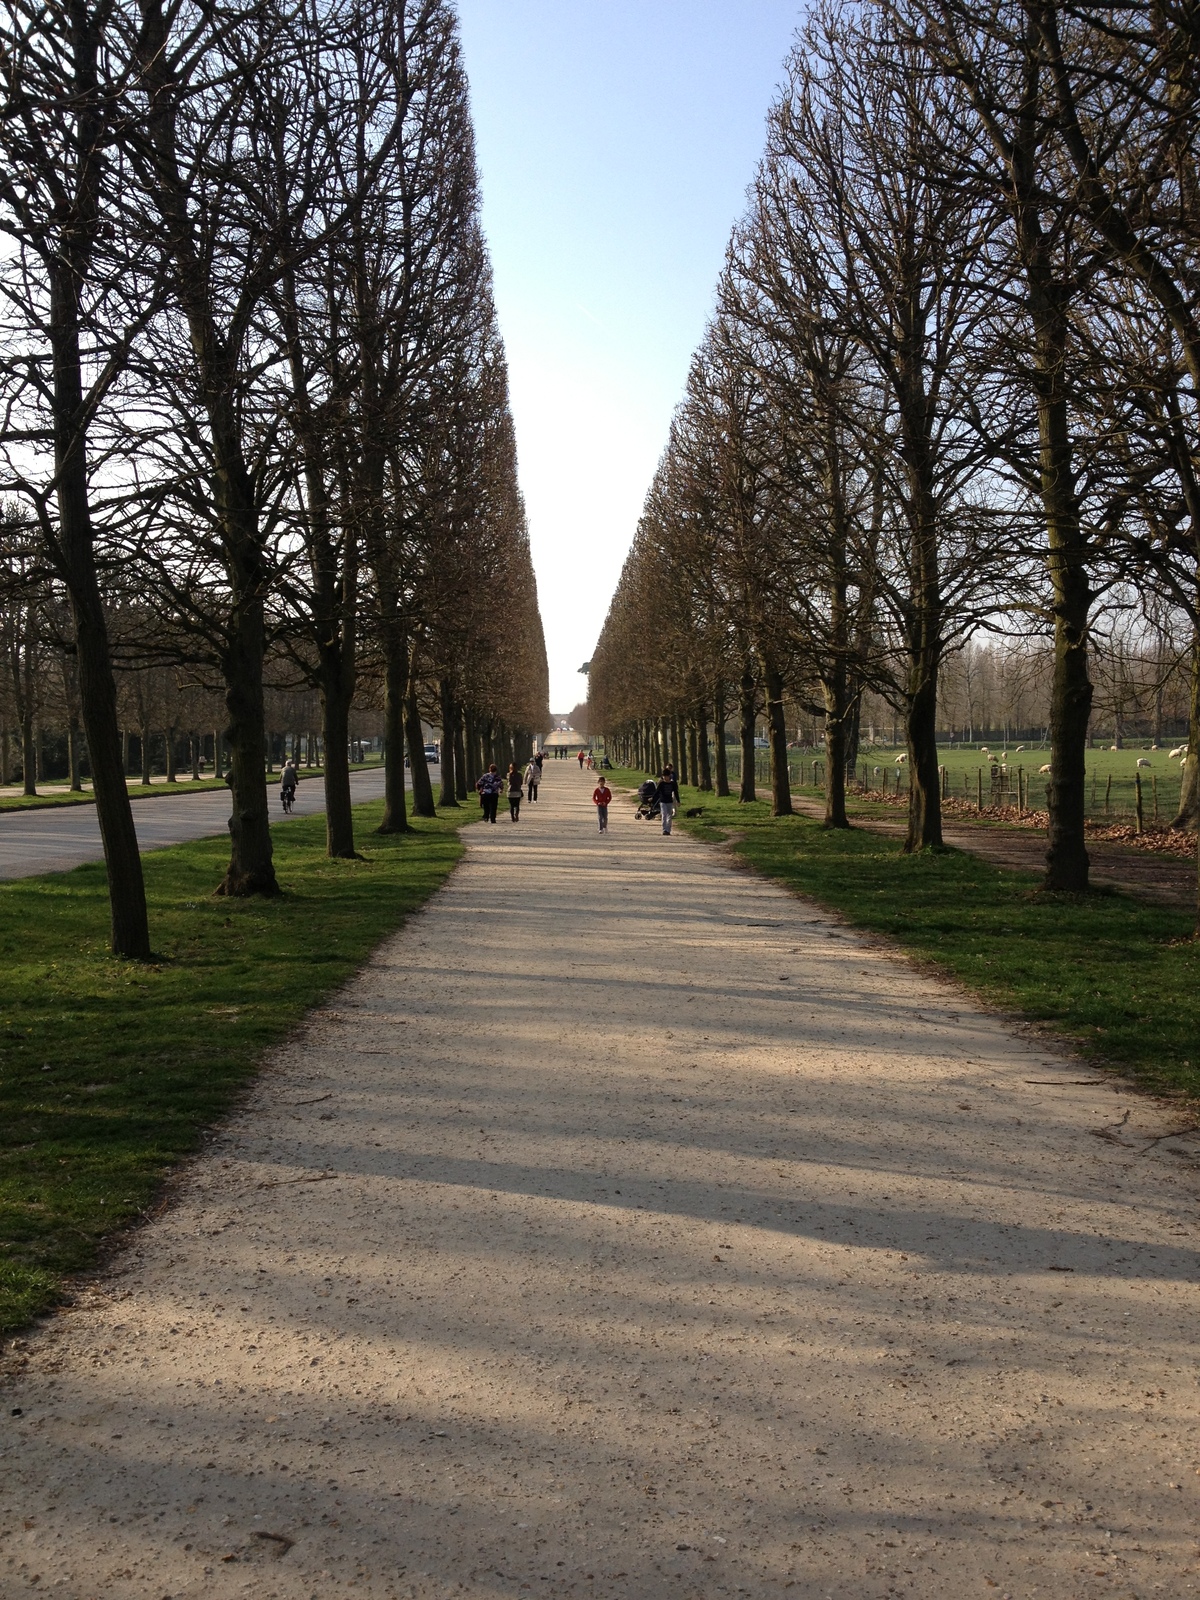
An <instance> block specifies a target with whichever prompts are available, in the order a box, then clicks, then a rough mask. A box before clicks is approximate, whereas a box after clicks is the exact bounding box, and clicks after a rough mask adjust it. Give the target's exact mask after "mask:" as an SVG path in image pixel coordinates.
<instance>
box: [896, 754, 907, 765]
mask: <svg viewBox="0 0 1200 1600" xmlns="http://www.w3.org/2000/svg"><path fill="white" fill-rule="evenodd" d="M907 760H908V757H907V756H897V757H896V765H897V766H898V767H902V766H903V765H904V763H905V762H906V761H907Z"/></svg>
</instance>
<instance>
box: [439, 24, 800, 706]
mask: <svg viewBox="0 0 1200 1600" xmlns="http://www.w3.org/2000/svg"><path fill="white" fill-rule="evenodd" d="M800 12H801V6H800V4H799V0H649V3H647V0H642V3H640V4H639V3H637V0H459V13H460V18H461V26H462V37H463V49H464V55H465V59H466V66H467V72H468V75H469V77H470V82H471V103H472V108H473V112H474V118H475V127H476V134H477V138H478V153H479V165H480V170H481V175H482V192H483V220H484V226H485V228H486V230H487V236H488V243H489V246H490V248H491V253H492V260H493V264H494V267H495V276H496V304H497V310H498V314H499V320H500V328H501V332H502V333H503V336H504V341H505V347H506V349H507V352H508V361H509V370H510V378H511V385H512V407H513V416H514V419H515V423H516V430H517V449H518V453H519V461H520V478H521V487H522V490H523V491H524V495H525V501H526V506H527V508H528V512H529V527H530V542H531V546H532V551H533V561H534V568H535V570H536V573H537V580H538V596H539V600H540V604H541V611H542V624H543V627H544V629H545V634H546V648H547V652H548V654H549V657H550V702H551V709H552V710H554V711H555V712H567V711H569V710H570V709H571V708H572V706H574V704H575V703H576V701H578V700H582V699H584V698H585V697H586V693H587V680H586V678H582V677H579V676H578V675H577V669H578V667H579V666H580V665H581V664H582V663H583V662H584V661H586V660H587V659H588V657H589V656H590V655H591V652H592V648H593V646H594V644H595V641H596V638H597V636H598V634H599V632H600V628H601V626H602V624H603V621H604V617H605V613H606V612H607V610H608V603H609V599H610V598H611V595H612V592H613V589H614V588H615V586H616V583H617V579H618V578H619V576H620V572H621V565H622V563H623V561H624V559H625V555H626V553H627V551H628V549H629V545H630V541H631V540H632V538H633V534H634V530H635V528H636V526H637V519H638V516H639V515H640V513H641V508H642V502H643V500H644V498H645V494H646V490H647V488H648V487H649V483H650V478H651V476H652V474H653V472H654V468H655V465H656V463H657V461H658V458H659V455H660V454H661V452H662V449H663V446H664V445H665V443H666V438H667V429H668V427H669V424H670V419H671V413H672V411H673V410H674V407H675V404H676V402H677V401H678V399H679V397H680V395H681V393H682V390H683V384H684V380H685V378H686V376H687V366H688V361H689V359H690V357H691V354H692V351H693V350H694V349H695V347H696V345H697V344H698V343H699V341H700V338H701V336H702V334H703V332H704V325H705V322H706V320H707V317H708V315H709V312H710V309H711V306H712V297H713V291H714V288H715V286H716V280H717V276H718V274H719V272H720V269H721V263H722V260H723V258H724V252H725V246H726V243H727V241H728V237H729V231H730V228H731V227H732V225H733V223H734V222H735V221H736V219H737V217H738V216H739V215H740V213H741V211H742V209H743V206H744V203H745V191H746V186H747V185H748V184H749V182H750V180H751V178H752V177H753V174H754V168H755V165H756V163H757V160H758V157H759V154H760V151H761V148H762V141H763V130H764V123H765V118H766V113H767V109H768V107H769V105H770V103H771V101H772V99H773V97H774V94H775V90H776V87H777V86H778V84H779V82H780V81H781V79H782V75H783V66H784V61H785V58H786V56H787V52H788V49H789V46H790V43H791V39H792V34H793V32H794V29H795V25H796V23H797V21H798V20H799V16H800Z"/></svg>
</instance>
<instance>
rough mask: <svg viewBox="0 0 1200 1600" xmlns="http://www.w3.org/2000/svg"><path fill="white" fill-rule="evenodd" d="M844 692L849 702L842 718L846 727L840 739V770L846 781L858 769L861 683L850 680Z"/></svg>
mask: <svg viewBox="0 0 1200 1600" xmlns="http://www.w3.org/2000/svg"><path fill="white" fill-rule="evenodd" d="M846 692H847V694H848V696H849V704H848V705H847V708H846V714H845V716H844V717H843V719H842V722H843V726H844V727H845V729H846V737H845V739H844V740H843V741H842V747H843V749H844V751H845V759H844V761H843V762H842V770H843V771H844V772H845V774H846V781H847V782H849V780H850V779H851V778H853V776H854V774H855V772H856V771H857V769H858V751H859V739H860V737H861V729H862V685H861V684H860V683H857V682H854V681H853V680H852V681H850V682H849V683H848V684H847V691H846Z"/></svg>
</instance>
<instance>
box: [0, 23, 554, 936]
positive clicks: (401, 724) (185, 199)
mask: <svg viewBox="0 0 1200 1600" xmlns="http://www.w3.org/2000/svg"><path fill="white" fill-rule="evenodd" d="M0 81H2V91H0V92H2V93H3V99H4V103H3V108H2V113H3V114H2V115H0V229H2V230H3V233H4V235H5V239H6V241H7V243H6V247H5V254H4V259H3V268H2V271H3V277H2V280H0V290H2V292H3V298H2V301H0V305H2V313H0V315H2V318H3V322H2V327H0V396H2V409H0V448H2V450H3V483H2V484H0V492H3V493H4V494H5V496H6V504H7V506H9V507H10V508H13V509H11V510H10V511H9V512H8V514H7V515H6V518H5V525H6V534H5V536H6V538H9V539H11V540H13V541H16V542H19V543H20V544H21V546H22V548H23V549H24V550H26V551H27V552H28V558H27V560H26V562H25V567H26V569H27V572H26V575H27V577H28V579H29V581H30V582H36V583H39V584H42V585H45V584H46V583H49V584H50V585H51V586H52V588H53V591H54V593H55V595H56V597H57V598H58V599H59V600H60V601H61V603H62V605H63V606H64V608H65V609H66V611H67V613H68V615H69V637H70V644H71V649H72V651H73V655H74V664H75V671H76V675H77V681H78V694H79V705H80V716H81V720H82V725H83V728H84V730H85V732H86V738H87V749H88V757H89V760H90V763H91V770H92V775H93V785H94V791H95V797H96V802H97V808H98V812H99V817H100V825H101V831H102V834H103V838H104V849H105V858H106V861H107V864H108V873H109V886H110V895H111V901H112V928H113V939H112V943H113V949H114V950H115V951H117V952H119V953H122V954H125V955H132V956H146V955H147V954H148V953H149V950H150V943H149V930H148V927H147V919H146V908H145V896H144V892H143V888H142V878H141V868H140V863H139V859H138V853H137V841H136V836H135V834H134V829H133V823H132V817H131V813H130V807H129V801H128V794H127V790H126V784H125V775H124V770H123V766H122V761H121V742H120V719H119V715H118V708H117V690H116V679H115V675H114V668H113V657H114V642H113V639H112V637H111V635H110V627H111V619H112V617H113V616H114V614H115V613H116V612H117V611H118V610H119V611H120V612H121V613H122V615H123V616H125V617H128V616H130V615H133V614H134V613H135V612H136V613H138V614H140V616H141V617H142V618H143V619H144V629H143V632H142V635H141V638H140V640H139V639H135V640H131V639H130V638H129V637H123V638H122V640H121V648H122V651H123V652H124V654H125V656H126V657H127V658H128V657H129V655H130V653H131V651H132V652H135V653H136V650H138V649H140V652H141V660H142V662H143V664H145V665H162V664H177V663H186V664H188V665H189V666H191V667H192V668H194V669H195V670H197V671H198V672H199V673H201V674H202V675H206V677H207V681H210V682H214V683H219V685H220V688H221V692H222V696H223V700H224V706H225V716H224V721H225V737H226V739H227V742H228V748H229V753H230V770H229V774H228V781H229V784H230V788H231V791H232V817H231V820H230V835H231V844H232V850H231V858H230V863H229V868H228V871H227V873H226V875H225V878H224V881H223V883H222V885H221V889H222V892H225V893H229V894H238V895H242V894H255V893H261V894H273V893H275V892H276V891H277V889H278V885H277V881H276V876H275V869H274V865H273V860H272V848H271V835H270V830H269V826H268V815H269V814H268V804H267V789H266V764H265V762H266V756H265V736H266V733H267V726H266V720H265V711H264V677H265V669H266V666H267V663H268V662H275V663H278V662H285V663H286V664H287V668H288V670H289V672H290V673H291V675H292V679H293V681H294V682H296V683H297V684H303V685H306V686H308V687H310V688H311V689H312V690H313V691H314V692H316V693H317V694H318V695H319V697H320V702H321V715H322V735H323V747H324V759H325V767H326V774H325V784H326V799H327V827H328V846H329V851H330V853H331V854H332V855H337V856H345V855H351V854H353V852H354V836H353V825H352V816H351V807H350V788H349V769H348V732H349V716H350V708H351V706H352V704H353V703H354V697H355V693H356V687H357V686H358V683H359V679H360V675H361V674H362V672H363V671H364V667H367V668H368V669H369V670H370V671H371V672H372V673H374V674H376V675H377V677H378V680H379V682H380V683H381V684H382V686H383V697H384V716H385V723H386V734H387V739H386V753H387V780H386V787H387V794H386V805H385V817H384V822H383V827H384V829H385V830H396V829H403V828H405V827H407V825H408V822H407V808H406V798H405V789H404V780H403V752H404V748H405V744H406V742H407V745H408V748H409V752H410V758H411V760H412V768H413V805H414V807H415V809H416V810H417V811H418V812H426V813H428V812H431V811H432V809H433V797H432V791H431V786H430V782H429V775H428V772H427V770H426V768H425V765H424V760H423V757H422V755H421V751H422V746H423V741H422V739H421V719H422V715H425V716H427V717H429V718H431V719H432V720H436V721H438V722H440V723H441V724H442V725H443V730H444V740H443V743H444V747H445V749H446V750H447V751H448V752H449V756H450V760H449V764H448V768H449V770H447V763H445V762H444V763H443V786H444V791H446V793H444V798H445V797H447V795H448V798H449V799H451V800H453V798H454V796H455V794H456V792H461V791H462V790H463V788H464V784H465V779H466V777H467V776H468V771H467V767H468V766H469V764H470V762H471V761H472V760H478V759H481V757H482V753H483V751H484V749H485V748H486V747H487V741H488V740H489V739H490V740H492V741H493V743H494V742H495V741H496V740H497V739H503V738H507V739H508V740H509V742H510V743H511V742H512V740H513V738H514V737H516V738H517V739H518V740H519V739H522V738H523V739H526V740H527V739H528V737H529V731H530V730H532V729H535V728H536V727H538V726H539V725H542V724H543V722H544V720H545V716H546V712H545V701H546V664H545V652H544V648H543V644H542V634H541V624H540V620H539V616H538V610H537V598H536V591H535V587H534V580H533V573H532V567H531V564H530V560H529V549H528V539H527V534H526V529H525V521H524V511H523V507H522V503H521V498H520V494H519V491H518V488H517V482H516V454H515V448H514V442H513V434H512V424H511V418H510V416H509V409H508V395H507V377H506V370H505V361H504V352H503V348H502V344H501V340H500V336H499V333H498V331H497V326H496V318H495V313H494V309H493V304H492V296H491V284H490V268H489V262H488V257H487V251H486V246H485V243H484V239H483V236H482V232H481V228H480V222H479V203H478V192H477V174H476V165H475V156H474V145H473V135H472V129H471V122H470V113H469V105H468V97H467V84H466V79H465V75H464V71H463V67H462V62H461V58H460V50H459V43H458V38H457V31H456V19H455V16H454V12H453V8H452V6H451V4H449V3H448V0H322V4H320V5H307V4H304V3H294V0H232V3H231V4H228V5H224V6H221V7H216V8H213V7H210V6H207V5H204V4H201V3H200V0H172V3H170V4H167V3H166V0H36V3H35V0H13V3H12V4H10V5H8V6H7V7H6V9H5V14H4V18H3V20H2V21H0ZM9 565H10V568H11V565H12V564H11V563H10V564H9ZM20 587H21V586H20V584H16V585H15V586H13V587H12V588H10V590H9V592H8V594H6V596H5V604H6V605H8V606H9V607H10V608H13V607H16V606H19V604H20ZM481 730H482V731H481ZM456 756H457V758H458V762H459V763H460V764H463V771H462V772H461V773H460V772H458V770H457V766H456V759H455V758H456ZM447 777H448V780H449V782H448V790H447V786H446V779H447Z"/></svg>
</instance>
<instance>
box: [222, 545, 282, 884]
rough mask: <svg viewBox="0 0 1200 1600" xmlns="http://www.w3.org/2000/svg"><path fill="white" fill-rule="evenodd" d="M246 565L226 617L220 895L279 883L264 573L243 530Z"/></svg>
mask: <svg viewBox="0 0 1200 1600" xmlns="http://www.w3.org/2000/svg"><path fill="white" fill-rule="evenodd" d="M241 553H242V555H243V558H244V563H245V565H244V566H243V570H242V571H241V572H240V574H237V576H236V577H235V582H234V586H233V588H234V593H233V615H232V616H231V617H230V619H229V626H228V630H227V632H226V643H225V648H224V650H223V651H222V653H221V669H222V672H223V674H224V678H225V707H226V710H227V711H228V712H229V774H228V783H229V788H230V791H231V799H232V802H233V814H232V815H231V817H230V818H229V838H230V844H231V845H232V849H231V850H230V854H229V866H228V867H227V869H226V872H225V876H224V878H223V879H222V880H221V883H220V885H219V887H218V889H217V893H218V894H224V895H237V896H239V897H240V896H244V895H252V894H262V895H276V894H278V893H279V884H278V882H277V881H276V877H275V865H274V861H273V852H272V846H271V818H270V812H269V809H268V805H267V763H266V758H265V756H264V753H263V741H264V739H265V738H266V732H267V729H266V715H265V707H264V703H263V660H264V657H265V654H266V628H265V618H264V614H263V601H262V598H261V596H262V591H263V587H264V584H263V574H262V573H261V571H260V570H259V566H258V560H259V552H258V550H257V545H256V544H255V543H254V541H253V540H252V539H251V538H250V536H247V538H246V539H245V541H244V548H243V549H242V552H241Z"/></svg>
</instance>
